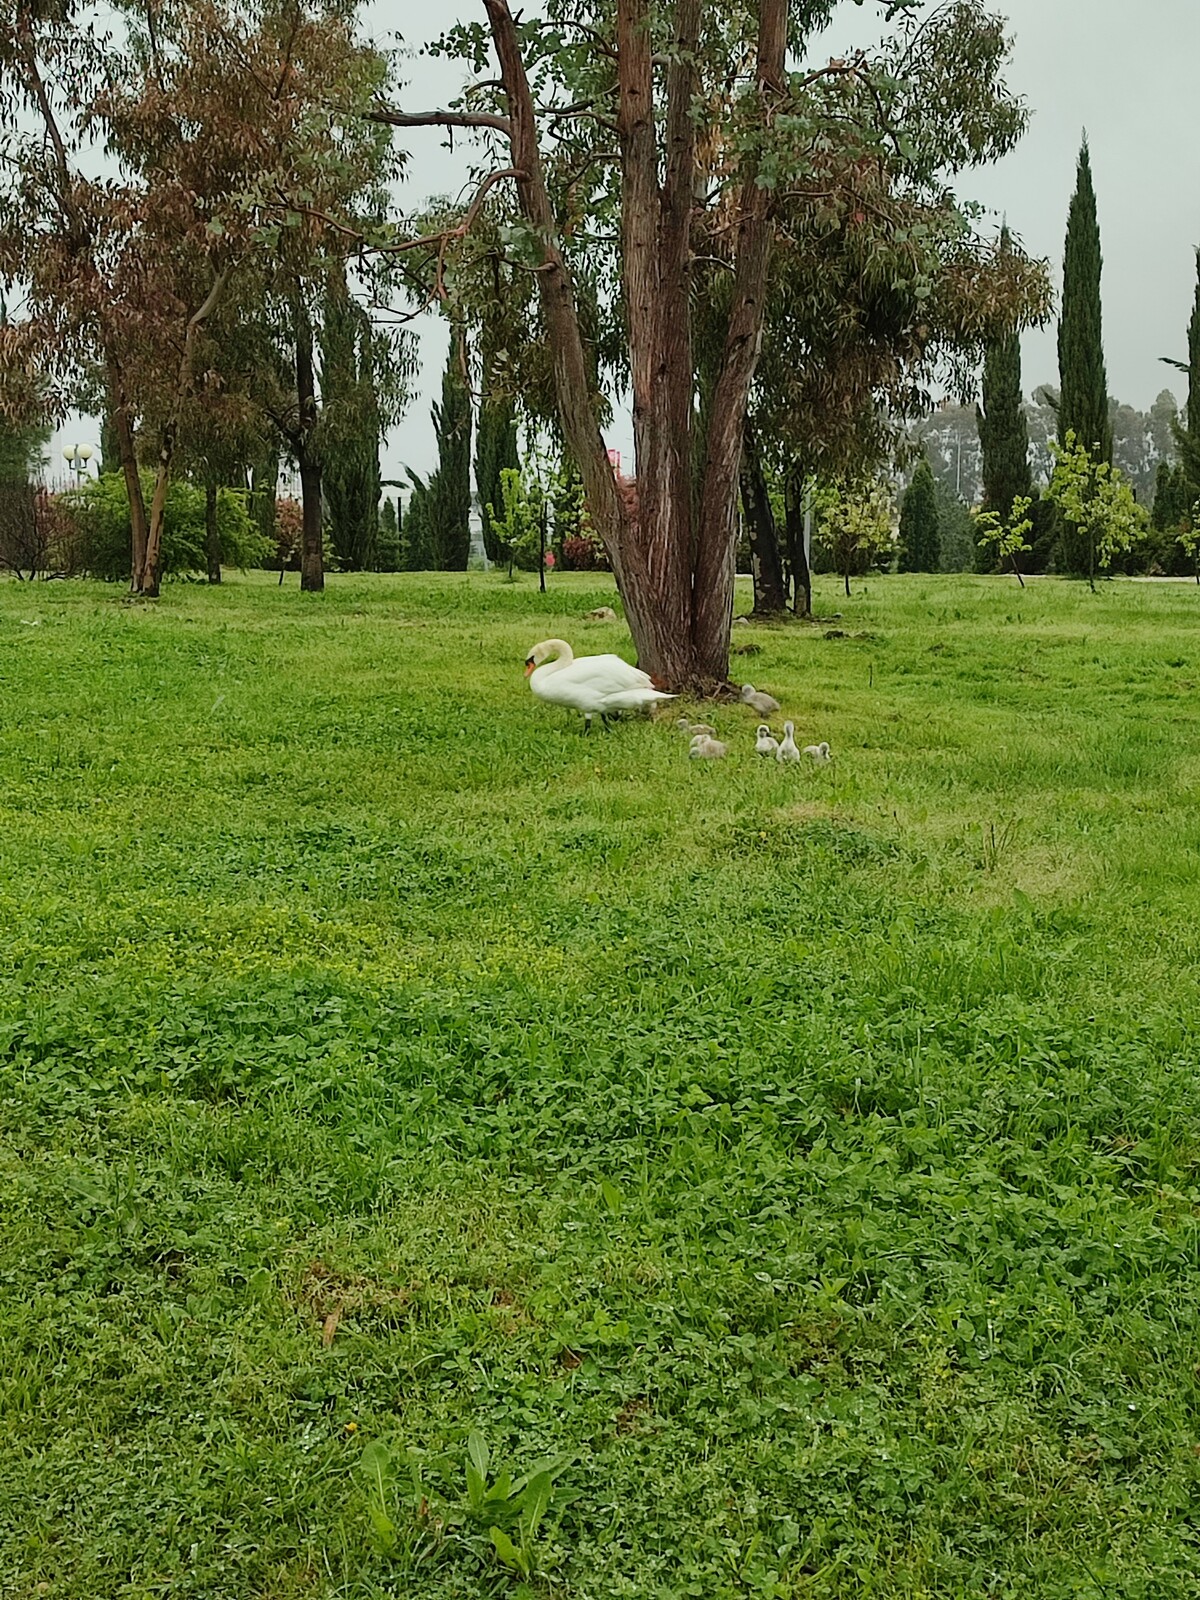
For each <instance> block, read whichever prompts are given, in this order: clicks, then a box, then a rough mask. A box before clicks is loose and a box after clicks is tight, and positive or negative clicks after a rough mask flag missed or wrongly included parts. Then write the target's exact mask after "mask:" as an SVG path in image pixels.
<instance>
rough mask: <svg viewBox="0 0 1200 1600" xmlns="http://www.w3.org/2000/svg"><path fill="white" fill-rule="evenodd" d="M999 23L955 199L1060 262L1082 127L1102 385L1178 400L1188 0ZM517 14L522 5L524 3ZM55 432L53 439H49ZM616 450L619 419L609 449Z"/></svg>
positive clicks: (414, 87)
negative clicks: (1000, 133)
mask: <svg viewBox="0 0 1200 1600" xmlns="http://www.w3.org/2000/svg"><path fill="white" fill-rule="evenodd" d="M995 4H996V9H997V10H999V11H1001V12H1003V13H1005V14H1006V15H1007V16H1008V17H1009V18H1010V19H1011V31H1012V33H1013V35H1014V40H1015V44H1014V52H1013V57H1012V60H1011V62H1010V64H1009V69H1008V81H1009V84H1010V86H1011V87H1012V88H1013V90H1014V91H1015V92H1017V93H1019V94H1021V95H1023V96H1024V97H1025V99H1026V100H1027V101H1028V104H1029V107H1030V110H1031V112H1032V118H1031V122H1030V128H1029V132H1028V133H1027V134H1026V136H1025V138H1024V139H1023V140H1022V142H1021V144H1020V145H1019V146H1018V148H1017V149H1016V150H1015V151H1014V152H1013V154H1012V155H1010V156H1008V157H1007V158H1006V159H1005V160H1004V161H1002V162H1000V163H998V164H997V165H995V166H993V167H989V168H985V169H982V170H980V171H977V172H972V173H968V174H966V175H965V176H964V177H963V179H962V180H961V181H960V185H959V192H960V193H961V194H962V195H964V196H965V197H968V198H971V199H975V200H978V201H980V202H982V203H983V204H984V205H986V206H988V207H989V208H991V209H992V210H993V211H994V213H995V217H996V220H997V221H998V220H999V218H1000V216H1001V215H1004V216H1007V219H1008V222H1009V225H1010V227H1011V228H1012V230H1013V231H1014V233H1016V234H1018V235H1019V236H1020V237H1021V238H1022V240H1023V241H1024V243H1025V247H1026V248H1027V249H1028V250H1029V251H1031V252H1032V253H1034V254H1036V255H1042V256H1047V257H1048V258H1049V260H1050V262H1051V265H1052V268H1053V271H1054V274H1055V282H1056V285H1057V283H1058V281H1059V275H1060V273H1061V266H1062V250H1063V237H1064V232H1065V228H1066V216H1067V206H1068V204H1069V202H1070V198H1071V192H1072V190H1073V188H1074V183H1075V161H1076V157H1077V155H1078V151H1079V141H1080V136H1081V134H1082V131H1083V130H1084V129H1085V128H1086V129H1087V134H1088V141H1089V144H1090V146H1091V155H1092V172H1093V177H1094V181H1095V186H1096V197H1097V206H1098V209H1099V217H1100V234H1101V242H1102V246H1103V251H1104V277H1103V297H1104V346H1105V354H1106V357H1107V363H1108V381H1109V390H1110V392H1111V393H1112V394H1115V395H1117V396H1118V397H1119V398H1120V399H1121V400H1124V401H1127V402H1129V403H1130V404H1132V405H1135V406H1138V407H1139V408H1141V409H1143V410H1144V409H1146V408H1147V407H1148V406H1149V405H1150V402H1151V401H1152V400H1153V399H1154V397H1155V395H1156V394H1158V392H1159V391H1160V390H1161V389H1164V388H1170V389H1172V390H1173V391H1174V392H1175V394H1176V395H1177V397H1179V398H1180V399H1182V398H1183V379H1182V375H1181V374H1179V373H1176V372H1174V371H1172V370H1171V369H1170V368H1168V367H1165V366H1163V365H1162V364H1161V362H1160V361H1159V359H1158V358H1159V357H1160V356H1164V355H1170V356H1175V357H1178V358H1182V357H1183V356H1184V355H1185V354H1186V328H1187V321H1188V317H1189V316H1190V314H1191V305H1192V295H1193V291H1194V288H1195V282H1196V268H1195V256H1194V250H1195V247H1196V246H1197V245H1200V171H1198V170H1197V169H1198V166H1200V90H1198V88H1197V63H1198V62H1200V0H1139V3H1136V4H1134V3H1131V0H995ZM527 9H532V4H529V5H527ZM366 15H367V19H368V25H369V26H370V27H371V28H372V30H373V31H374V32H375V34H376V37H377V38H378V39H379V41H380V43H384V42H392V38H393V36H394V35H395V34H397V33H398V32H401V33H403V34H404V35H405V41H406V43H407V44H408V45H409V46H410V47H419V46H420V45H421V44H423V43H424V42H425V41H426V39H427V38H429V37H431V36H432V35H433V34H435V33H437V32H440V31H441V30H442V29H443V28H445V27H448V26H449V25H450V24H451V23H453V22H454V21H456V20H460V19H463V20H466V19H474V18H476V17H479V18H482V15H483V8H482V5H481V4H480V0H441V4H439V5H436V6H433V5H430V6H426V5H422V4H419V3H418V0H369V3H368V5H367V8H366ZM879 16H880V10H879V7H878V6H874V5H872V4H871V3H868V4H867V5H865V6H863V7H861V8H860V7H858V6H856V5H854V4H852V3H849V0H845V3H842V4H840V5H839V7H838V10H837V13H836V16H835V19H834V22H833V24H832V26H831V27H830V29H829V30H828V32H827V33H826V34H825V35H823V36H822V37H821V38H820V39H819V40H818V41H817V42H816V43H815V45H814V46H813V48H812V49H811V50H810V52H809V54H810V56H812V57H813V58H814V59H816V60H824V59H826V58H827V57H829V56H831V55H832V56H841V55H846V54H848V53H849V51H850V50H852V49H853V48H854V47H855V46H856V45H864V44H870V43H872V42H873V41H874V39H875V38H876V37H877V36H878V32H879V28H880V26H881V24H880V22H879V20H878V19H879ZM407 76H408V78H409V82H408V85H407V87H406V88H405V89H404V91H403V93H402V95H401V97H400V98H401V102H402V104H403V105H404V106H405V108H406V109H413V110H425V109H428V108H429V107H430V106H433V105H435V104H439V103H442V102H444V100H445V99H446V98H447V97H448V96H450V95H452V94H453V93H454V92H455V91H456V89H457V88H458V87H459V85H460V83H461V81H462V72H461V69H460V68H458V67H457V66H455V65H453V64H450V63H446V62H444V61H441V60H436V59H432V60H431V59H429V58H423V57H420V56H417V57H415V58H414V59H413V60H411V61H410V62H409V64H408V67H407ZM402 137H405V138H407V140H408V146H409V150H410V162H409V178H408V181H407V183H406V184H405V186H404V189H403V191H402V198H403V201H404V203H405V204H406V205H415V204H418V203H420V201H422V200H423V199H424V198H425V196H426V195H427V194H431V193H438V192H447V191H449V192H454V191H456V190H457V188H458V187H459V185H460V184H461V182H462V181H463V178H462V174H463V162H462V155H461V146H460V151H459V153H458V154H456V155H452V154H450V153H449V152H448V151H446V150H445V149H444V148H442V140H441V136H440V135H438V134H436V133H432V132H428V131H424V130H419V131H413V132H412V133H410V134H405V135H402ZM446 345H447V335H446V330H445V326H444V324H442V323H440V322H438V321H436V319H430V322H429V325H428V326H427V327H425V328H424V329H423V330H422V333H421V372H420V376H419V378H418V380H417V386H416V392H415V394H414V398H413V402H412V404H411V405H410V407H409V410H408V413H407V415H406V416H405V418H404V419H403V421H402V422H401V424H400V426H399V427H398V428H397V429H396V430H395V432H394V433H393V435H392V436H391V438H390V439H389V441H388V446H387V449H386V452H385V457H384V461H385V471H384V476H385V477H398V476H400V475H401V473H400V467H401V464H402V463H406V464H408V465H411V466H413V467H415V468H417V470H418V471H426V470H428V469H429V468H430V467H431V466H432V465H433V464H434V463H433V433H432V428H431V426H430V422H429V405H430V401H431V400H432V399H433V397H434V395H435V393H436V391H437V389H438V387H439V385H440V382H441V371H442V366H443V363H444V361H445V354H446ZM1023 351H1024V363H1023V374H1024V387H1025V392H1026V393H1027V394H1028V393H1029V392H1030V391H1031V390H1032V389H1033V388H1034V387H1035V386H1036V385H1037V384H1039V383H1046V382H1056V381H1057V355H1056V348H1055V333H1054V329H1053V327H1051V328H1049V329H1046V330H1044V331H1041V332H1033V333H1028V334H1026V335H1025V339H1024V345H1023ZM61 442H62V441H61V439H60V440H59V441H58V443H59V444H61ZM609 442H610V444H613V445H615V446H617V447H618V448H620V449H621V450H622V452H623V453H624V454H626V455H628V452H629V450H630V443H631V442H630V437H629V427H628V422H627V419H620V420H618V422H617V424H616V425H615V426H614V428H613V430H612V437H611V438H610V440H609Z"/></svg>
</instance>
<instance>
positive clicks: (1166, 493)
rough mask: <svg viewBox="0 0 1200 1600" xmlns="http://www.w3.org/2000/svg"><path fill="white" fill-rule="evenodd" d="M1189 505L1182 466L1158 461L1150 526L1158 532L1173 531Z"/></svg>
mask: <svg viewBox="0 0 1200 1600" xmlns="http://www.w3.org/2000/svg"><path fill="white" fill-rule="evenodd" d="M1190 505H1191V501H1190V497H1189V494H1188V481H1187V475H1186V473H1185V471H1184V469H1183V467H1182V466H1179V465H1174V466H1173V465H1172V464H1171V462H1169V461H1160V462H1159V463H1158V468H1157V471H1156V473H1155V477H1154V503H1153V505H1152V506H1151V507H1150V526H1151V527H1152V528H1156V529H1157V530H1158V531H1159V532H1160V533H1174V531H1175V530H1176V529H1177V528H1178V527H1179V524H1180V523H1181V522H1182V521H1183V520H1184V519H1185V518H1186V517H1187V515H1188V511H1189V509H1190Z"/></svg>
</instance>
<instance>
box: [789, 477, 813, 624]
mask: <svg viewBox="0 0 1200 1600" xmlns="http://www.w3.org/2000/svg"><path fill="white" fill-rule="evenodd" d="M804 483H805V480H804V473H803V471H802V470H801V469H800V468H799V467H793V469H792V471H791V472H790V473H789V474H788V478H787V483H786V484H785V485H784V491H783V514H784V526H785V528H786V530H787V547H788V562H789V565H790V566H791V569H792V610H793V611H794V612H795V614H796V615H797V616H798V617H811V616H812V572H811V571H810V570H809V565H808V552H807V551H806V550H805V548H804V501H805V492H804Z"/></svg>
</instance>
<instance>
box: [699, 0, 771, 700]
mask: <svg viewBox="0 0 1200 1600" xmlns="http://www.w3.org/2000/svg"><path fill="white" fill-rule="evenodd" d="M786 51H787V0H759V14H758V56H757V61H756V64H755V80H756V83H757V86H758V94H759V99H760V103H761V104H760V109H761V112H762V115H763V117H764V120H765V118H766V116H767V114H768V113H767V100H768V96H770V95H774V94H780V93H782V92H783V88H784V77H783V70H784V58H785V55H786ZM769 213H770V190H769V189H766V188H764V187H762V186H760V184H759V182H758V168H757V165H756V164H755V163H753V162H751V163H750V164H749V166H748V168H747V170H746V173H745V176H744V179H743V183H742V193H741V220H740V222H739V224H738V238H737V253H736V258H735V267H734V279H733V304H732V306H731V307H730V312H729V327H728V330H727V332H726V335H725V352H724V359H723V362H722V367H721V375H720V377H719V378H718V379H717V385H716V390H715V392H714V394H713V400H712V410H711V413H710V415H709V424H708V448H707V459H706V465H705V472H704V489H703V492H702V495H701V501H700V504H701V517H700V527H699V532H698V538H697V541H696V561H695V573H694V577H693V588H692V592H693V596H694V603H695V611H694V615H693V618H692V645H693V652H694V671H695V673H696V676H697V677H698V678H699V679H700V680H701V681H702V682H703V681H706V680H708V681H713V682H723V681H724V680H725V679H726V678H727V677H728V675H729V635H730V628H731V625H732V623H733V580H734V558H735V554H736V541H737V527H736V522H735V517H734V502H735V499H736V495H737V483H738V468H739V465H740V461H741V453H742V420H743V418H744V417H745V415H746V405H747V402H748V400H749V396H750V384H751V382H752V381H753V379H754V370H755V367H756V366H757V365H758V353H759V348H760V346H761V343H762V327H763V315H764V310H765V304H766V295H767V272H768V268H769V266H770V255H771V224H770V215H769Z"/></svg>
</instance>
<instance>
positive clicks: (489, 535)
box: [475, 397, 520, 561]
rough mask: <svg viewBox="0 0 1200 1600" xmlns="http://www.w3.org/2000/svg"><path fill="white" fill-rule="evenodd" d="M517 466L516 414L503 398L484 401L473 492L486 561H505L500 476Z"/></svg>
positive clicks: (480, 415)
mask: <svg viewBox="0 0 1200 1600" xmlns="http://www.w3.org/2000/svg"><path fill="white" fill-rule="evenodd" d="M519 465H520V461H519V458H518V456H517V413H516V407H515V406H514V405H513V403H512V401H511V400H509V399H506V398H500V399H494V398H487V397H485V399H484V402H483V404H482V406H481V407H480V409H479V428H478V432H477V434H476V437H475V492H476V494H477V496H478V498H479V515H480V517H481V519H482V523H483V548H484V550H485V552H486V554H487V558H488V560H489V561H507V560H508V551H507V549H506V548H505V546H504V543H503V541H502V539H501V538H500V535H499V534H498V532H497V531H496V516H497V515H498V514H499V511H500V505H501V493H500V474H501V473H502V472H503V471H504V470H505V468H516V467H518V466H519Z"/></svg>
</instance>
